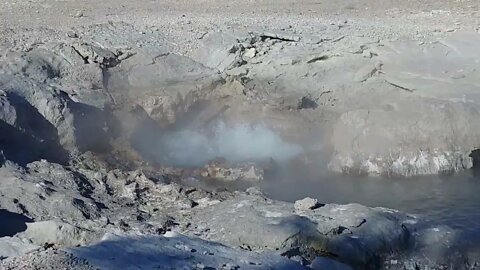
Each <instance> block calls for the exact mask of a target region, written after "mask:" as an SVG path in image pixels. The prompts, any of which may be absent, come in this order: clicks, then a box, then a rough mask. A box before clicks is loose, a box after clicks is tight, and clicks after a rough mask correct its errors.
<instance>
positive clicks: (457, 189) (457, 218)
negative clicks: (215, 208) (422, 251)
mask: <svg viewBox="0 0 480 270" xmlns="http://www.w3.org/2000/svg"><path fill="white" fill-rule="evenodd" d="M305 172H307V173H305ZM261 187H262V189H263V190H264V191H265V193H266V194H267V195H268V197H270V198H272V199H277V200H284V201H291V202H294V201H295V200H298V199H302V198H304V197H307V196H308V197H312V198H316V199H318V200H319V201H320V202H322V203H339V204H346V203H359V204H362V205H367V206H371V207H377V206H378V207H387V208H393V209H397V210H400V211H403V212H406V213H409V214H412V215H415V216H417V217H418V218H420V219H421V220H422V223H424V224H425V225H426V226H431V227H435V226H448V227H450V228H452V229H454V230H456V231H458V233H459V234H460V235H461V237H460V239H461V243H460V242H459V243H457V244H458V245H461V246H462V247H466V246H469V247H476V248H478V247H480V177H479V176H475V175H473V173H469V172H466V173H462V174H458V175H454V176H422V177H414V178H403V179H392V178H384V177H353V176H345V175H338V174H328V173H325V174H315V173H313V174H312V173H310V174H309V173H308V171H305V170H302V173H299V172H298V171H293V172H292V171H289V170H286V171H279V172H277V173H274V174H273V175H270V176H269V177H268V179H267V180H266V181H265V182H263V183H261Z"/></svg>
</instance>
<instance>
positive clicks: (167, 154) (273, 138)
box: [162, 123, 303, 166]
mask: <svg viewBox="0 0 480 270" xmlns="http://www.w3.org/2000/svg"><path fill="white" fill-rule="evenodd" d="M162 145H163V147H162V148H163V149H162V150H163V151H162V156H163V158H162V159H164V162H166V163H169V164H172V165H181V166H196V165H202V164H205V163H206V162H207V161H209V160H212V159H215V158H225V159H226V160H227V161H229V162H243V161H259V160H265V159H269V158H273V159H274V160H277V161H284V160H288V159H290V158H292V157H294V156H296V155H298V154H300V153H301V152H302V151H303V150H302V148H301V147H300V146H298V145H295V144H292V143H288V142H286V141H284V140H283V139H282V138H281V137H280V136H279V135H278V134H276V133H274V132H273V131H272V130H270V129H268V128H267V127H265V126H263V125H247V124H237V125H234V126H232V127H229V126H227V125H225V124H224V123H219V124H217V125H216V126H215V127H214V128H213V130H212V131H210V132H199V131H192V130H182V131H178V132H173V133H170V134H168V135H166V136H164V138H163V139H162Z"/></svg>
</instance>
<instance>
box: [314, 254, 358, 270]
mask: <svg viewBox="0 0 480 270" xmlns="http://www.w3.org/2000/svg"><path fill="white" fill-rule="evenodd" d="M310 268H312V269H313V270H323V269H329V270H353V268H352V267H350V266H349V265H346V264H343V263H341V262H337V261H335V260H332V259H330V258H327V257H317V258H315V260H313V262H312V263H311V264H310Z"/></svg>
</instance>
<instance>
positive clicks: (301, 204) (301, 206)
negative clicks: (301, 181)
mask: <svg viewBox="0 0 480 270" xmlns="http://www.w3.org/2000/svg"><path fill="white" fill-rule="evenodd" d="M319 206H320V205H319V203H318V200H317V199H312V198H309V197H308V198H304V199H301V200H298V201H296V202H295V204H294V207H295V211H298V212H304V211H308V210H313V209H315V208H318V207H319Z"/></svg>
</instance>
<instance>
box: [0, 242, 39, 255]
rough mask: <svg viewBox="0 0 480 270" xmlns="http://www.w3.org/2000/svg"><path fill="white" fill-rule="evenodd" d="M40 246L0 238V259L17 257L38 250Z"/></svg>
mask: <svg viewBox="0 0 480 270" xmlns="http://www.w3.org/2000/svg"><path fill="white" fill-rule="evenodd" d="M39 248H40V246H37V245H33V244H31V243H28V242H24V241H22V240H21V239H19V238H17V237H2V238H0V259H5V258H8V257H18V256H22V255H24V254H26V253H29V252H32V251H34V250H37V249H39Z"/></svg>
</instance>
